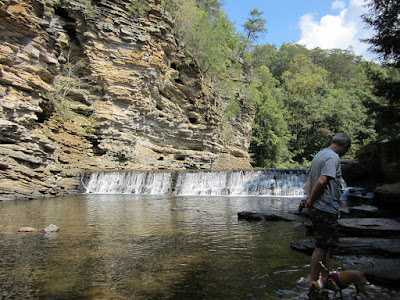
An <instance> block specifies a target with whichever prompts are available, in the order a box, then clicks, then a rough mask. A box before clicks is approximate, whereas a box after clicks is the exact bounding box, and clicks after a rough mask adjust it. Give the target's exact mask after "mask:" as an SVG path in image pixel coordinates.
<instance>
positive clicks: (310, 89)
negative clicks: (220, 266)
mask: <svg viewBox="0 0 400 300" xmlns="http://www.w3.org/2000/svg"><path fill="white" fill-rule="evenodd" d="M163 5H164V7H165V8H166V9H167V10H169V12H170V13H171V15H172V16H173V18H174V19H175V20H176V31H177V35H178V36H179V37H180V38H181V40H182V41H183V44H184V45H185V49H186V51H188V52H189V53H191V54H192V55H193V57H194V59H195V60H196V62H197V63H198V65H199V68H200V70H201V72H202V75H203V78H204V81H205V82H206V83H207V86H208V87H209V89H210V91H209V92H210V93H209V94H210V95H212V97H213V98H214V101H215V103H216V106H218V107H219V108H220V109H221V110H222V113H223V114H224V115H225V116H226V120H227V121H228V122H231V123H234V122H235V121H236V116H237V115H238V114H240V111H241V107H242V105H243V103H238V102H237V99H236V98H235V96H234V95H235V94H238V93H242V94H246V95H247V98H248V103H249V105H250V104H251V105H254V107H255V118H254V124H253V138H252V142H251V145H250V152H251V155H252V158H253V165H254V166H255V167H295V166H306V165H307V164H308V163H309V161H310V160H311V159H312V157H313V156H314V155H315V154H316V153H317V152H318V151H319V150H320V149H321V148H322V147H325V146H327V145H328V144H329V142H330V139H331V137H332V136H333V135H334V134H335V133H336V132H347V133H348V134H349V135H350V136H351V137H352V139H353V143H352V145H353V146H352V148H351V151H350V152H349V153H348V156H352V155H354V153H355V151H357V149H359V148H360V147H361V146H363V145H365V144H367V143H370V142H372V141H376V140H385V139H393V138H396V137H399V132H400V125H399V122H398V120H399V117H400V108H399V99H400V72H399V69H398V66H399V55H400V54H399V45H400V42H399V39H400V33H399V10H400V2H398V1H395V0H371V2H370V4H369V7H370V12H369V14H367V15H365V16H364V20H365V21H366V22H367V23H368V24H369V25H370V26H372V27H373V28H374V29H375V30H376V32H377V34H376V36H374V37H371V38H370V39H367V40H366V41H367V42H368V43H371V44H372V45H373V50H374V51H376V52H379V53H381V54H382V57H383V59H385V60H386V62H387V63H390V64H391V65H392V66H389V65H380V64H377V63H374V62H368V61H365V60H364V59H363V58H362V57H360V56H357V55H355V54H354V53H353V52H352V51H350V50H342V49H320V48H315V49H311V50H310V49H307V48H306V47H304V46H302V45H298V44H295V43H288V44H283V45H282V46H280V47H279V48H277V47H276V46H275V45H270V44H264V45H260V44H257V43H256V42H257V40H258V39H259V38H260V37H261V36H262V35H263V34H265V33H266V32H267V29H266V28H265V25H266V24H267V20H265V19H264V18H263V17H262V15H263V13H262V12H260V11H259V10H258V9H254V10H252V11H251V12H249V17H248V19H247V22H246V23H245V24H243V25H242V26H243V28H244V31H243V34H241V33H239V32H238V31H237V29H236V28H235V26H234V24H233V23H232V22H231V21H230V20H229V18H228V17H227V15H226V13H225V11H224V10H222V1H217V0H188V1H184V0H165V1H164V2H163Z"/></svg>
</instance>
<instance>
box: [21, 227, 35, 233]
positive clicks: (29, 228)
mask: <svg viewBox="0 0 400 300" xmlns="http://www.w3.org/2000/svg"><path fill="white" fill-rule="evenodd" d="M36 231H39V230H37V229H36V228H33V227H29V226H26V227H21V228H20V229H18V232H36Z"/></svg>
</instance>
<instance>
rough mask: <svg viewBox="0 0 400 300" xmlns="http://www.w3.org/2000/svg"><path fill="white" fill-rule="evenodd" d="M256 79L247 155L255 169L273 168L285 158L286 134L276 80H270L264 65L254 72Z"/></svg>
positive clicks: (271, 77) (286, 129)
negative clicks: (256, 92) (251, 127)
mask: <svg viewBox="0 0 400 300" xmlns="http://www.w3.org/2000/svg"><path fill="white" fill-rule="evenodd" d="M256 78H257V80H256V86H257V90H258V93H259V95H258V101H257V106H256V114H255V119H254V124H253V140H252V142H251V145H250V152H251V153H252V155H253V164H254V166H255V167H276V166H278V165H279V164H280V163H282V162H284V161H287V160H288V159H289V153H288V151H287V142H288V140H289V132H288V127H287V123H286V121H285V108H284V107H283V102H282V99H281V94H280V91H279V89H278V85H279V81H278V80H276V79H275V78H273V76H272V75H271V73H270V71H269V69H268V68H267V67H265V66H261V67H260V68H259V69H258V70H257V72H256Z"/></svg>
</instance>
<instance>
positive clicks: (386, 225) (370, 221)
mask: <svg viewBox="0 0 400 300" xmlns="http://www.w3.org/2000/svg"><path fill="white" fill-rule="evenodd" d="M339 231H340V234H341V235H345V236H369V237H382V236H384V237H400V223H399V222H397V221H396V220H393V219H386V218H350V219H340V220H339Z"/></svg>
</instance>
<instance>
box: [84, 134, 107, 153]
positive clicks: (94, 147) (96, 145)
mask: <svg viewBox="0 0 400 300" xmlns="http://www.w3.org/2000/svg"><path fill="white" fill-rule="evenodd" d="M86 139H87V140H88V141H89V142H90V143H91V144H92V151H93V154H94V155H95V156H102V155H104V154H106V151H105V150H103V149H101V148H100V147H99V144H100V142H99V140H98V138H97V137H96V136H88V137H86Z"/></svg>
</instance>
